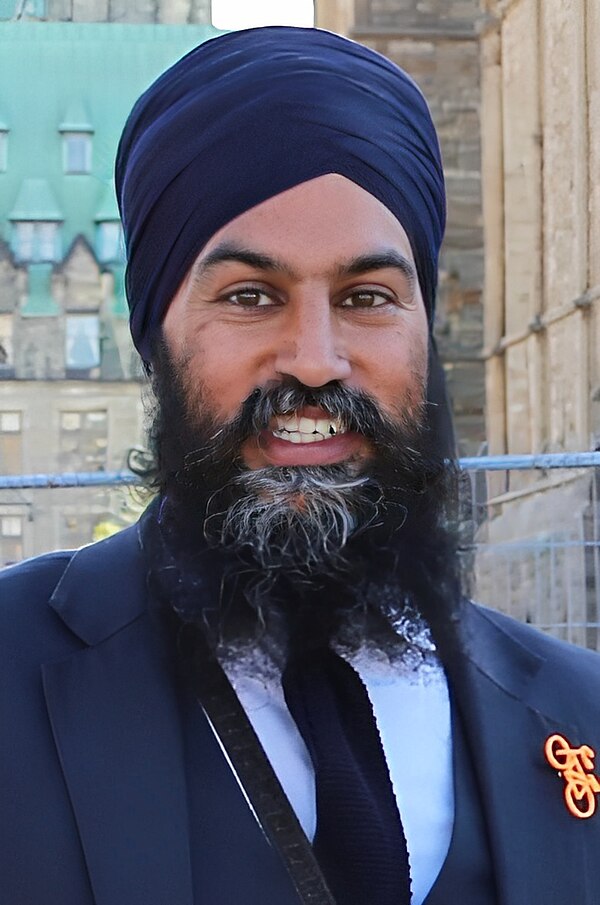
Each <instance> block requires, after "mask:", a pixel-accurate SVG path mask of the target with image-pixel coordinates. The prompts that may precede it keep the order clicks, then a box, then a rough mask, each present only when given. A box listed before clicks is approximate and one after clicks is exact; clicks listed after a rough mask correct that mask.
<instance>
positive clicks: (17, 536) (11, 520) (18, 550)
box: [0, 515, 23, 566]
mask: <svg viewBox="0 0 600 905" xmlns="http://www.w3.org/2000/svg"><path fill="white" fill-rule="evenodd" d="M20 559H23V517H22V516H20V515H2V516H0V564H1V565H3V566H8V565H10V563H13V562H18V561H19V560H20Z"/></svg>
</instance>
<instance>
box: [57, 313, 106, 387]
mask: <svg viewBox="0 0 600 905" xmlns="http://www.w3.org/2000/svg"><path fill="white" fill-rule="evenodd" d="M66 328H67V329H66V334H65V341H66V349H65V365H66V368H67V376H69V377H84V378H85V377H94V376H96V375H95V374H91V373H90V372H91V371H93V370H94V368H98V367H99V365H100V320H99V318H98V315H97V314H73V315H70V316H69V317H67V319H66Z"/></svg>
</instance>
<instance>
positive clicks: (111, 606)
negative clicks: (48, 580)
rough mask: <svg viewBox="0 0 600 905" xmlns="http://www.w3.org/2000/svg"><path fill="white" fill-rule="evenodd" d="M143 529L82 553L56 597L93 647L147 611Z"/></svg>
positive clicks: (65, 617)
mask: <svg viewBox="0 0 600 905" xmlns="http://www.w3.org/2000/svg"><path fill="white" fill-rule="evenodd" d="M139 529H140V523H138V524H136V525H132V527H131V528H126V529H125V530H124V531H121V532H119V533H118V534H115V535H113V536H112V537H109V538H107V539H106V540H103V541H100V542H99V543H97V544H92V545H91V546H89V547H82V549H81V550H77V551H76V552H75V553H74V554H73V556H72V558H71V560H70V561H69V564H68V566H67V568H66V569H65V571H64V572H63V575H62V577H61V579H60V581H59V582H58V584H57V586H56V588H55V589H54V593H53V594H52V597H51V598H50V601H49V603H50V606H51V607H52V608H53V609H54V611H55V612H56V613H57V615H58V616H59V617H60V618H61V619H62V621H63V622H64V623H65V625H66V626H67V627H68V628H69V629H70V630H71V631H72V632H73V633H74V634H75V635H77V637H78V638H80V639H81V640H82V641H84V642H85V643H86V644H88V645H91V646H93V645H95V644H100V643H101V642H102V641H105V640H106V639H107V638H109V637H110V636H111V635H113V634H114V633H115V632H118V631H120V630H121V629H123V628H125V626H127V625H129V624H130V623H131V622H133V621H134V620H135V619H137V618H138V617H139V616H141V615H142V613H144V612H145V611H146V607H147V599H146V568H145V565H144V562H143V556H142V549H141V542H140V535H139ZM82 592H84V593H82Z"/></svg>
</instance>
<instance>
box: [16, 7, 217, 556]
mask: <svg viewBox="0 0 600 905" xmlns="http://www.w3.org/2000/svg"><path fill="white" fill-rule="evenodd" d="M17 6H18V7H19V10H17V12H20V13H22V15H21V17H20V18H19V19H17V20H16V21H6V20H5V21H0V84H1V85H10V91H6V92H2V95H1V100H0V473H5V472H8V473H15V474H17V473H25V474H31V473H50V474H52V473H58V472H65V471H99V470H113V469H120V468H124V467H125V465H126V455H127V451H128V449H129V448H130V447H131V446H133V445H135V444H136V443H138V442H140V441H141V439H142V405H141V401H140V376H141V375H140V367H139V364H138V356H137V354H136V353H134V350H133V346H132V344H131V340H130V337H129V330H128V321H127V316H128V311H127V305H126V302H125V297H124V291H123V271H124V263H123V250H122V238H121V227H120V223H119V216H118V211H117V205H116V198H115V194H114V188H113V179H112V172H113V166H114V155H115V151H116V147H117V142H118V138H119V135H120V132H121V129H122V127H123V123H124V121H125V118H126V116H127V113H128V112H129V110H130V108H131V106H132V104H133V102H134V100H135V99H136V97H137V96H138V95H139V94H140V93H141V91H142V90H143V89H144V87H145V86H146V85H148V84H149V83H150V82H151V81H152V80H153V79H154V78H155V77H156V76H157V75H158V73H160V72H161V71H163V70H164V69H165V68H166V67H167V66H168V65H169V64H170V63H171V62H173V61H174V60H176V59H177V58H179V57H180V56H182V55H183V54H184V53H185V52H187V51H188V50H189V49H191V48H192V47H194V46H195V45H197V44H198V43H200V42H201V41H203V40H206V39H207V38H209V37H212V36H213V34H215V33H216V32H215V30H214V29H213V28H212V27H211V26H210V25H209V24H185V25H161V24H158V25H155V24H141V25H140V24H135V25H134V24H130V23H129V22H127V21H126V23H125V24H122V20H123V18H125V19H128V17H131V15H132V13H133V11H134V9H135V11H136V16H137V17H138V20H139V19H140V18H145V20H146V21H147V22H148V23H153V22H154V21H156V20H159V21H161V22H162V21H173V20H175V21H182V22H184V23H185V22H188V21H190V20H194V21H197V18H198V17H199V16H200V14H201V12H202V10H204V12H205V13H206V8H207V5H206V4H202V3H200V2H190V3H188V4H185V3H175V2H171V3H169V2H167V0H164V2H156V3H150V2H148V3H142V2H138V3H131V4H119V3H116V2H111V3H109V4H108V3H107V2H104V3H101V2H96V3H78V2H77V0H73V2H69V3H67V2H58V0H47V3H46V4H43V3H40V2H35V3H34V2H33V0H28V2H26V3H25V4H19V3H16V4H15V3H12V11H13V13H14V9H15V8H16V7H17ZM5 7H7V4H6V3H4V4H3V6H0V14H2V12H3V11H4V8H5ZM93 9H95V10H96V15H97V16H98V17H99V18H101V17H102V16H103V15H104V16H107V15H108V14H110V17H111V24H106V23H102V24H99V23H95V22H94V23H91V22H87V21H86V22H75V21H68V22H45V21H36V20H35V19H32V17H33V16H34V14H37V15H40V14H42V13H45V14H47V15H54V16H56V17H67V16H70V17H72V18H73V19H77V18H79V19H82V18H85V17H87V18H89V17H90V14H91V12H92V11H93ZM107 11H108V12H107ZM115 19H117V20H119V21H118V22H112V20H115ZM129 505H130V504H129V502H128V500H127V498H126V497H125V495H124V492H123V491H115V490H108V489H103V488H98V489H81V490H79V489H73V490H63V491H60V490H36V491H26V490H23V491H16V490H5V491H0V564H4V563H6V562H10V561H13V560H17V559H20V558H22V557H23V556H29V555H32V554H34V553H37V552H40V551H42V550H44V549H52V548H57V547H73V546H78V545H81V544H82V543H87V542H89V541H91V540H92V539H93V538H94V537H95V536H97V534H98V532H99V531H102V530H105V528H106V522H107V520H109V521H110V523H111V525H114V524H115V521H116V525H118V524H119V522H120V521H121V517H120V513H121V512H122V510H123V509H127V508H128V507H129ZM123 514H125V513H123Z"/></svg>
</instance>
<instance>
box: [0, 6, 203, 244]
mask: <svg viewBox="0 0 600 905" xmlns="http://www.w3.org/2000/svg"><path fill="white" fill-rule="evenodd" d="M216 34H219V32H218V31H217V30H216V29H214V28H212V26H209V25H181V26H179V25H126V24H114V23H73V22H31V21H18V22H2V21H0V86H2V101H1V104H2V109H1V111H0V113H1V119H2V120H4V121H6V122H7V123H8V124H9V125H10V131H9V132H8V134H7V139H6V140H7V142H8V167H7V170H6V172H0V239H4V240H5V241H10V239H11V225H10V220H11V219H12V220H14V219H19V215H20V214H25V213H28V217H27V219H31V214H32V212H33V214H35V215H36V217H35V219H38V218H39V217H40V216H41V215H42V214H43V215H44V216H43V219H53V220H62V221H63V223H62V225H61V227H60V228H61V246H62V248H63V249H64V250H65V252H66V251H67V249H69V248H70V246H71V244H72V242H73V240H74V239H75V238H76V236H78V235H80V234H81V235H83V236H85V238H86V239H87V241H88V242H89V244H90V246H91V247H92V248H94V247H95V242H96V223H97V221H98V220H99V219H104V218H105V214H107V213H108V214H110V216H109V217H106V219H112V218H113V216H115V215H116V201H115V199H114V194H113V188H112V185H113V167H114V158H115V153H116V148H117V143H118V140H119V136H120V134H121V130H122V128H123V124H124V122H125V119H126V117H127V114H128V113H129V111H130V109H131V107H132V106H133V103H134V101H135V100H136V99H137V97H138V96H139V95H140V94H141V92H142V91H143V90H144V89H145V88H146V87H147V86H148V85H149V84H150V83H151V82H152V81H153V80H154V79H155V78H156V76H158V75H159V74H160V73H161V72H162V71H163V70H164V69H166V68H167V67H168V66H169V65H171V64H172V63H173V62H175V60H177V59H179V58H180V57H181V56H183V55H184V54H185V53H187V52H188V51H189V50H191V49H192V48H193V47H195V46H196V45H197V44H200V43H202V42H203V41H205V40H207V39H208V38H211V37H214V36H215V35H216ZM65 126H72V127H74V128H73V131H85V132H87V133H88V134H89V137H90V140H91V142H92V156H91V172H90V173H72V174H67V173H65V172H64V171H63V142H64V136H63V133H62V132H61V128H62V129H63V130H64V128H65ZM92 129H93V132H91V131H90V130H92ZM49 214H52V216H49Z"/></svg>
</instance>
